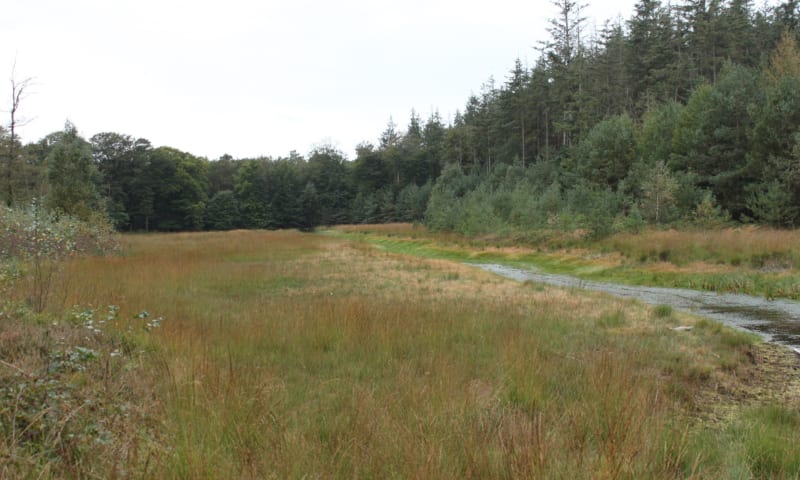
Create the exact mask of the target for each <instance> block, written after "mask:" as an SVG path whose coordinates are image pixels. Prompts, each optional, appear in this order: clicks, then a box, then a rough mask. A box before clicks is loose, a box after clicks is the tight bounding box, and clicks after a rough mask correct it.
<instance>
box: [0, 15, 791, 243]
mask: <svg viewBox="0 0 800 480" xmlns="http://www.w3.org/2000/svg"><path fill="white" fill-rule="evenodd" d="M553 4H554V5H555V6H556V7H557V8H558V15H557V16H556V17H554V18H553V19H552V20H551V22H550V28H549V33H550V40H549V41H547V42H544V43H543V44H541V45H540V46H539V47H538V51H539V55H538V60H537V61H536V63H535V64H534V65H533V66H532V67H527V66H524V65H523V64H522V62H521V61H517V62H516V64H515V65H514V67H513V69H512V70H511V71H510V73H509V76H508V78H507V79H506V80H505V82H504V83H502V84H500V85H498V84H496V83H495V82H494V80H490V81H489V82H487V83H485V84H484V85H483V86H482V88H481V90H480V93H478V94H475V95H472V96H471V97H470V98H469V99H468V100H467V102H466V105H465V108H464V110H463V112H458V113H457V114H456V115H455V117H454V118H453V119H452V120H451V121H449V122H448V123H447V124H446V123H445V122H444V121H443V120H442V119H441V118H440V116H439V115H438V113H433V114H431V115H430V116H429V117H428V118H427V120H423V119H422V118H420V117H419V116H418V115H417V113H416V112H414V111H412V113H411V117H410V120H409V123H408V126H407V128H406V130H405V131H400V130H398V128H397V126H396V125H395V124H394V122H392V121H391V120H390V122H389V124H388V125H387V127H386V129H385V131H384V132H383V133H382V134H381V136H380V138H379V139H378V141H377V143H376V144H374V145H373V144H370V143H363V144H361V145H359V146H358V148H357V153H356V158H355V159H353V160H348V159H347V158H346V157H345V155H344V154H343V153H342V152H340V151H337V150H336V149H333V148H331V147H324V146H323V147H319V148H317V149H315V150H314V151H312V152H310V153H309V154H308V155H307V156H305V157H304V156H301V155H299V154H297V153H295V152H292V153H290V154H289V155H288V157H283V158H244V159H233V158H231V157H230V156H227V155H226V156H223V157H222V158H219V159H217V160H212V161H209V160H207V159H205V158H200V157H196V156H194V155H192V154H190V153H187V152H183V151H180V150H177V149H174V148H169V147H159V148H154V147H153V146H152V145H151V144H150V142H149V141H147V140H145V139H137V138H134V137H132V136H129V135H125V134H120V133H113V132H104V133H99V134H97V135H94V136H93V137H91V139H89V140H88V141H87V140H85V139H83V138H81V137H80V136H79V135H78V133H77V130H76V129H75V127H74V126H72V125H70V124H68V125H67V126H66V128H65V129H64V131H63V132H56V133H53V134H51V135H48V136H47V137H45V138H44V139H42V140H41V141H39V142H36V143H32V144H29V145H24V146H23V145H20V144H19V139H18V138H17V137H15V136H14V135H10V134H9V133H8V131H6V130H0V147H1V148H0V152H2V155H1V157H2V158H0V160H2V162H3V165H2V167H3V169H2V173H3V175H1V176H0V183H2V185H0V187H2V188H0V192H3V194H2V196H3V198H2V199H3V200H4V201H5V203H6V204H11V203H19V202H26V201H28V200H29V199H31V198H36V197H42V196H44V197H45V199H46V200H45V201H46V205H48V206H50V207H51V208H53V209H57V210H60V211H63V212H66V213H69V214H71V215H75V216H77V217H79V218H81V217H86V216H88V215H89V214H90V213H91V212H94V211H97V210H98V209H105V211H106V212H107V214H108V216H109V217H110V218H111V219H112V220H113V222H114V224H115V226H116V227H117V228H118V229H120V230H135V231H141V230H161V231H176V230H200V229H232V228H269V229H272V228H302V229H310V228H313V227H314V226H316V225H325V224H340V223H362V222H363V223H377V222H390V221H425V222H426V223H428V225H429V226H431V227H433V228H435V229H456V230H460V231H463V232H468V233H482V232H489V231H491V232H497V231H509V232H529V231H531V230H538V229H542V228H556V229H564V228H567V229H575V228H581V229H585V230H586V231H588V232H592V233H594V234H597V235H602V234H604V233H607V232H609V231H612V230H614V229H631V228H634V229H635V228H638V227H639V226H641V225H643V224H646V223H655V224H664V223H674V222H694V223H699V224H702V225H708V224H714V223H719V222H723V221H737V222H753V221H754V222H759V223H766V224H770V225H774V226H787V227H789V226H796V225H797V224H798V223H800V188H799V187H800V167H798V161H797V160H798V158H800V94H798V92H800V50H798V46H797V39H798V19H800V2H798V1H797V0H785V1H783V2H782V3H779V4H777V5H769V4H767V5H764V6H762V7H759V8H758V9H757V8H755V7H753V5H752V4H751V2H749V1H748V0H680V1H677V2H672V3H670V4H662V3H661V2H660V1H659V0H640V1H639V2H638V3H637V4H636V6H635V9H634V12H633V14H632V16H631V17H630V18H629V19H628V20H627V21H622V20H617V21H616V22H607V23H606V24H605V25H604V27H603V28H602V29H600V31H599V32H597V33H595V34H594V35H593V36H589V35H587V33H586V32H587V31H588V28H586V23H587V22H586V19H585V18H584V17H583V16H582V13H581V11H582V7H581V5H579V4H578V3H577V2H575V1H572V0H553ZM12 137H13V138H12Z"/></svg>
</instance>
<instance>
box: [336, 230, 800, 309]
mask: <svg viewBox="0 0 800 480" xmlns="http://www.w3.org/2000/svg"><path fill="white" fill-rule="evenodd" d="M336 232H337V234H339V235H345V236H351V237H353V236H355V237H358V236H361V237H365V236H366V237H369V240H370V241H371V242H373V243H377V244H380V245H383V246H385V248H387V249H390V250H400V251H412V250H413V251H414V253H417V254H423V255H428V256H436V257H445V258H454V259H455V258H462V259H474V258H484V259H487V258H488V259H493V260H497V261H502V262H505V263H510V264H535V265H536V266H537V267H539V268H542V269H543V270H545V271H548V272H551V273H565V274H570V275H574V276H578V277H581V278H585V279H592V280H601V281H610V282H616V283H627V284H632V285H650V286H664V287H678V288H691V289H697V290H710V291H716V292H727V293H745V294H752V295H760V296H764V297H767V298H791V299H800V273H798V269H797V267H798V266H799V265H800V232H798V231H787V230H774V229H769V228H763V227H754V226H741V227H736V228H733V227H731V228H723V229H717V230H708V231H698V230H687V231H680V230H648V231H644V232H640V233H636V234H631V233H619V234H615V235H612V236H610V237H607V238H602V239H591V238H587V237H586V236H585V234H582V233H581V232H574V233H571V234H569V233H564V232H551V233H550V234H546V233H541V234H540V236H541V237H542V238H541V239H537V240H536V241H532V240H530V239H524V238H523V239H518V238H514V237H504V236H492V237H488V236H484V237H481V238H469V237H464V236H462V235H458V234H452V233H431V232H428V231H427V230H426V229H425V228H424V227H422V226H415V225H410V224H389V225H358V226H349V227H337V229H336Z"/></svg>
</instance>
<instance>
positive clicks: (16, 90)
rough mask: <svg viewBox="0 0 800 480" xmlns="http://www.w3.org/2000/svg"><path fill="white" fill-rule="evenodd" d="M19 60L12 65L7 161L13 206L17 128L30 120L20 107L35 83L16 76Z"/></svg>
mask: <svg viewBox="0 0 800 480" xmlns="http://www.w3.org/2000/svg"><path fill="white" fill-rule="evenodd" d="M16 70H17V62H16V60H15V61H14V65H12V67H11V110H10V111H9V113H10V116H11V119H10V122H9V124H8V130H9V133H10V135H11V138H10V139H9V142H8V154H7V157H6V162H5V172H4V173H5V189H6V191H5V194H6V195H5V197H6V205H7V206H9V207H10V206H11V205H13V203H14V171H15V168H14V167H15V165H16V163H17V156H18V155H19V153H18V152H17V129H19V128H20V127H24V126H25V125H27V124H28V122H29V121H28V120H26V119H24V118H20V117H19V107H20V104H21V103H22V100H24V99H25V97H26V95H27V91H28V89H29V88H30V87H31V85H32V84H33V77H27V78H25V79H23V80H17V76H16Z"/></svg>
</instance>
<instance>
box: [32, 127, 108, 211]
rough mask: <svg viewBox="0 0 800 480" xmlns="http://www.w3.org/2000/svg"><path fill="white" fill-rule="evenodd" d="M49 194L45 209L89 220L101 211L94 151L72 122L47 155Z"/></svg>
mask: <svg viewBox="0 0 800 480" xmlns="http://www.w3.org/2000/svg"><path fill="white" fill-rule="evenodd" d="M47 164H48V178H49V183H50V191H49V192H48V194H47V198H46V202H45V204H46V206H47V207H48V208H50V209H53V210H58V211H61V212H64V213H67V214H69V215H74V216H76V217H78V218H82V219H88V218H90V217H92V216H93V214H94V213H95V212H97V211H98V209H99V205H100V195H99V194H98V192H97V182H98V180H99V174H98V172H97V169H96V168H95V165H94V162H93V161H92V147H91V145H90V144H89V142H87V141H86V140H84V139H83V138H82V137H81V136H80V135H79V134H78V129H77V128H76V127H75V125H73V124H72V123H70V122H67V123H66V125H65V126H64V131H63V133H62V135H61V136H60V139H59V141H58V142H57V143H56V144H55V145H53V147H52V149H51V150H50V153H49V154H48V155H47Z"/></svg>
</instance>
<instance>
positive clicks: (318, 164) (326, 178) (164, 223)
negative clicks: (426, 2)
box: [0, 117, 444, 231]
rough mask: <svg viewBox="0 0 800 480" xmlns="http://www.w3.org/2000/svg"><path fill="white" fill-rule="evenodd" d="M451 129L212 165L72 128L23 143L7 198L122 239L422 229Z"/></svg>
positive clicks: (9, 173)
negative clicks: (440, 144) (100, 226)
mask: <svg viewBox="0 0 800 480" xmlns="http://www.w3.org/2000/svg"><path fill="white" fill-rule="evenodd" d="M414 118H416V117H414ZM443 130H444V126H443V125H441V122H439V121H438V119H437V118H436V117H432V119H431V120H430V121H429V122H428V124H427V125H426V126H425V127H424V128H422V127H420V128H419V132H418V136H416V137H415V136H414V134H413V131H412V130H409V133H407V134H405V135H404V136H403V137H402V138H401V137H400V136H399V135H398V134H397V133H396V132H395V131H394V127H393V126H391V125H390V127H389V128H387V131H386V132H385V133H384V135H383V136H382V139H381V143H380V145H379V147H378V148H376V147H373V146H371V145H366V144H365V145H361V146H360V147H359V154H358V158H357V159H356V160H355V161H347V160H346V159H345V157H344V155H343V154H342V153H341V152H339V151H337V150H335V149H333V148H330V147H320V148H318V149H316V150H314V151H313V152H311V154H310V155H309V156H308V157H307V158H304V157H303V156H300V155H298V154H296V153H294V152H293V153H291V154H290V155H289V156H288V157H286V158H254V159H233V158H231V157H230V156H223V157H222V158H220V159H218V160H215V161H208V160H206V159H204V158H200V157H197V156H194V155H192V154H190V153H187V152H183V151H180V150H177V149H174V148H170V147H158V148H154V147H153V146H152V145H151V144H150V142H149V141H148V140H146V139H141V138H138V139H137V138H134V137H131V136H129V135H124V134H119V133H112V132H105V133H99V134H97V135H94V136H93V137H91V138H90V139H89V140H86V139H84V138H82V137H81V136H80V135H79V134H78V131H77V128H76V127H75V126H74V125H72V124H69V123H68V124H67V125H66V126H65V129H64V130H63V131H61V132H56V133H53V134H50V135H48V136H46V137H45V138H43V139H42V140H40V141H38V142H36V143H31V144H28V145H25V146H21V145H17V148H16V150H17V151H18V152H19V153H18V155H17V156H16V157H15V158H14V160H15V161H14V162H6V165H5V166H4V167H5V168H4V172H3V173H4V175H3V177H2V184H3V185H2V189H0V190H1V192H0V194H1V195H2V198H3V201H4V203H5V204H6V205H8V206H12V205H19V204H22V205H24V204H26V203H28V202H30V201H32V200H34V199H37V198H44V199H45V205H46V206H47V207H49V208H50V209H52V210H57V211H60V212H63V213H66V214H68V215H71V216H75V217H77V218H84V219H88V218H90V217H92V216H96V215H98V214H104V215H107V216H108V218H109V219H110V221H111V222H112V223H113V225H114V226H115V227H116V228H117V229H119V230H123V231H152V230H158V231H181V230H202V229H213V230H216V229H232V228H268V229H276V228H301V229H310V228H313V227H314V226H316V225H321V224H324V225H331V224H341V223H381V222H393V221H420V220H422V218H423V214H424V212H425V208H426V206H427V201H428V196H429V194H430V190H431V185H432V183H433V180H434V179H435V178H436V176H437V175H438V173H439V167H438V163H436V162H437V160H436V158H434V157H433V156H431V155H430V149H429V148H428V147H427V143H426V142H429V141H431V139H432V138H433V136H434V135H439V134H440V132H441V131H443ZM434 132H439V133H434ZM0 140H2V141H3V142H5V143H9V142H10V141H11V138H10V137H9V136H8V135H5V136H3V137H2V138H0Z"/></svg>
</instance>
